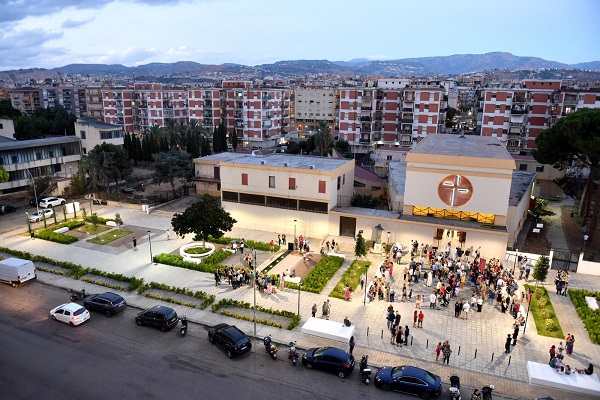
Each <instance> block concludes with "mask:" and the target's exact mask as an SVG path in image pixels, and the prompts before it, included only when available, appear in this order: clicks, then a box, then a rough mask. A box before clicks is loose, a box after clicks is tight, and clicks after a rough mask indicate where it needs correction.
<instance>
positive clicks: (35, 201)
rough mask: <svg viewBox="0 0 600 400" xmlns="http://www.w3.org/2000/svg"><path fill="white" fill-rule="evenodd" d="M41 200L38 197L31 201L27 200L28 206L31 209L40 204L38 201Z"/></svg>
mask: <svg viewBox="0 0 600 400" xmlns="http://www.w3.org/2000/svg"><path fill="white" fill-rule="evenodd" d="M42 199H43V197H40V196H38V197H32V198H31V200H29V205H30V206H31V207H36V206H37V205H38V204H39V203H40V201H42Z"/></svg>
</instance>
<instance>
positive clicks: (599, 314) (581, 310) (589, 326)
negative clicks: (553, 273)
mask: <svg viewBox="0 0 600 400" xmlns="http://www.w3.org/2000/svg"><path fill="white" fill-rule="evenodd" d="M567 293H568V294H569V297H570V298H571V301H572V302H573V305H574V306H575V309H576V310H577V315H579V318H581V320H582V321H583V325H584V326H585V329H586V330H587V332H588V335H589V337H590V340H591V341H592V343H596V344H600V309H598V310H592V309H591V308H589V307H588V305H587V303H586V302H585V298H586V297H595V298H596V300H598V301H600V292H591V291H589V290H579V289H569V290H568V291H567Z"/></svg>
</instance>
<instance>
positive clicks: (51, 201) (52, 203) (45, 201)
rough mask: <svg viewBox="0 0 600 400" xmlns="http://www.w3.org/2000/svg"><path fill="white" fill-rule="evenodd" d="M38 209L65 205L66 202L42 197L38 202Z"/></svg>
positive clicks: (59, 198) (55, 198)
mask: <svg viewBox="0 0 600 400" xmlns="http://www.w3.org/2000/svg"><path fill="white" fill-rule="evenodd" d="M39 204H40V207H44V208H48V207H55V206H60V205H61V204H62V205H64V204H67V201H66V200H65V199H63V198H62V197H44V198H43V199H42V200H41V201H40V203H39Z"/></svg>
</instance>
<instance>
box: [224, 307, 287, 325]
mask: <svg viewBox="0 0 600 400" xmlns="http://www.w3.org/2000/svg"><path fill="white" fill-rule="evenodd" d="M221 315H226V316H228V317H233V318H237V319H243V320H245V321H250V322H254V317H250V316H248V315H244V314H240V313H233V312H230V311H227V310H221ZM256 322H258V323H259V324H263V325H268V326H273V327H275V328H279V329H281V328H282V326H281V324H280V323H278V322H273V321H269V320H268V319H262V318H256Z"/></svg>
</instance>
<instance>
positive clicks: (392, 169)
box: [388, 161, 406, 196]
mask: <svg viewBox="0 0 600 400" xmlns="http://www.w3.org/2000/svg"><path fill="white" fill-rule="evenodd" d="M388 187H390V188H394V191H395V192H396V194H397V195H399V196H404V191H405V187H406V162H405V161H393V162H392V161H390V163H389V164H388Z"/></svg>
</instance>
